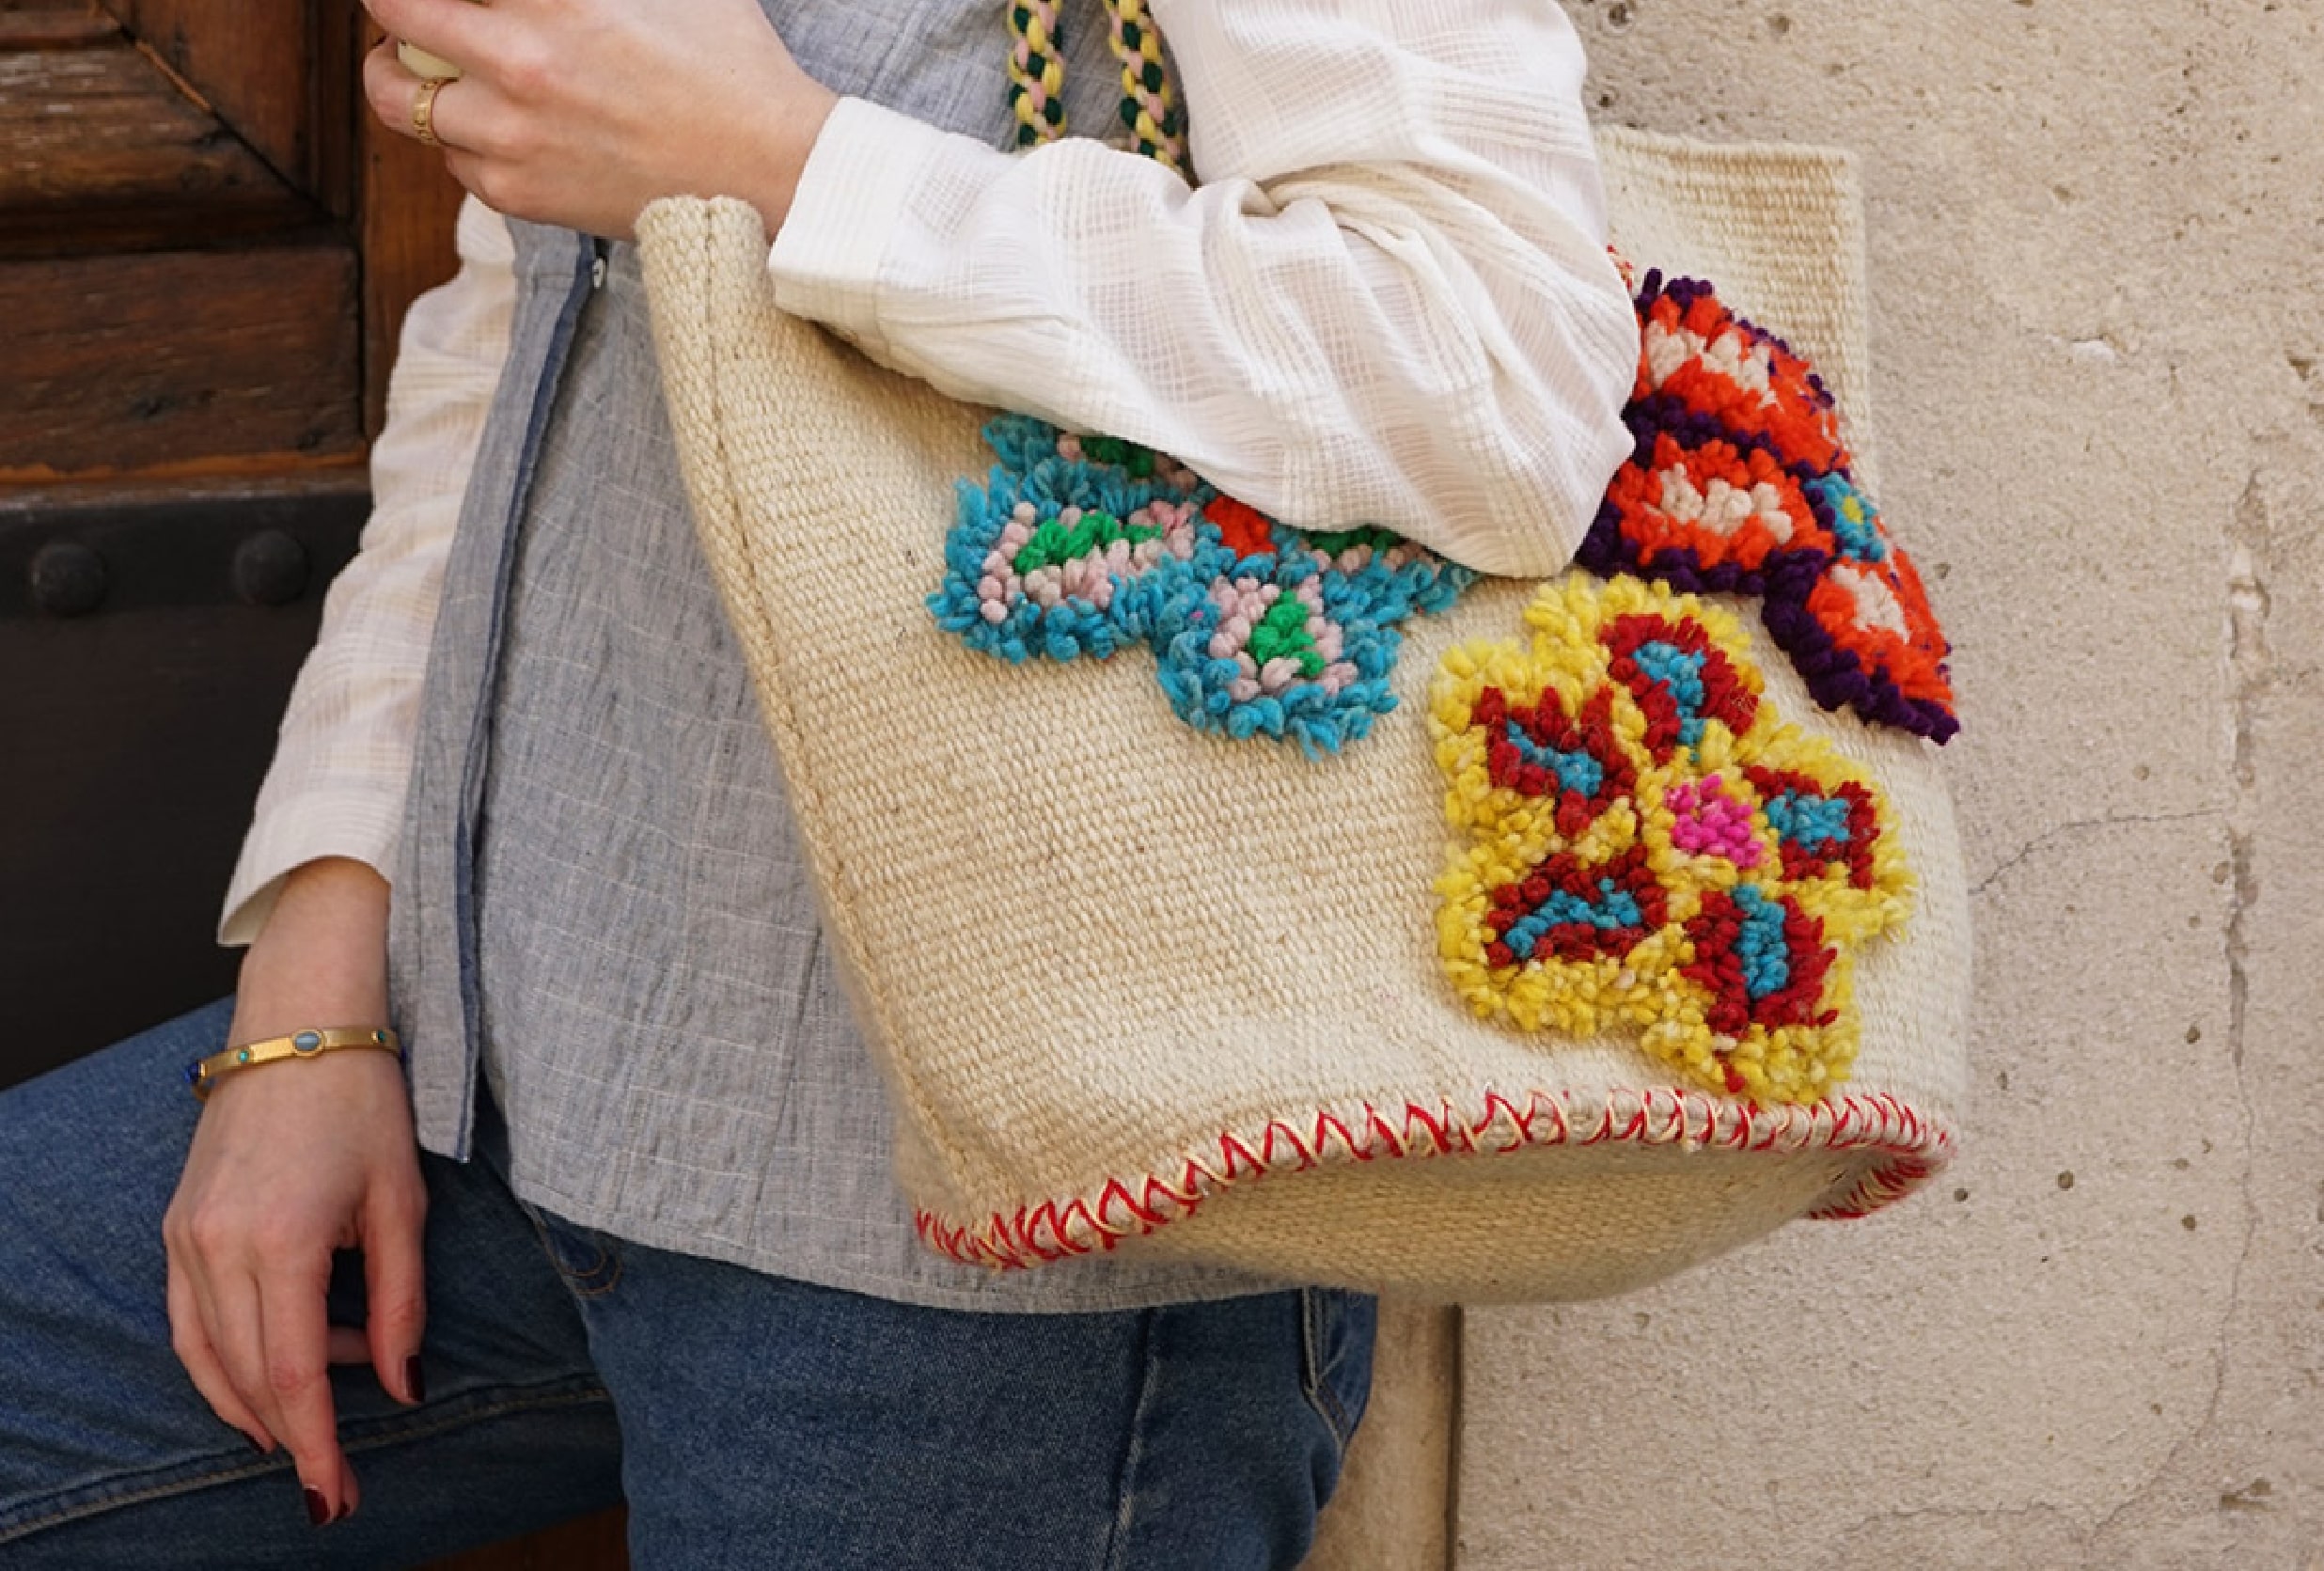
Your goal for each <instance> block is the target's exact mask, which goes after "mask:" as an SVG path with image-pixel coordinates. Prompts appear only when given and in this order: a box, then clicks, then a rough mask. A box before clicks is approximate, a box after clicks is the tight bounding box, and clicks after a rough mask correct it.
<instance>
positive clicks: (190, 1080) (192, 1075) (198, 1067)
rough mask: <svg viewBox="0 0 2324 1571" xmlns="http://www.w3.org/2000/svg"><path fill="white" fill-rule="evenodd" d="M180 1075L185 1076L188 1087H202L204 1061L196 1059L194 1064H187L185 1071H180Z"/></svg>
mask: <svg viewBox="0 0 2324 1571" xmlns="http://www.w3.org/2000/svg"><path fill="white" fill-rule="evenodd" d="M179 1073H180V1074H181V1075H183V1076H185V1083H186V1084H187V1085H189V1086H198V1085H200V1084H201V1083H202V1060H199V1059H196V1060H194V1061H193V1062H192V1063H189V1064H187V1065H186V1066H185V1068H184V1069H182V1070H181V1071H179Z"/></svg>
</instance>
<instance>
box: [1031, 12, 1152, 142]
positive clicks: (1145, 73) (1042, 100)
mask: <svg viewBox="0 0 2324 1571" xmlns="http://www.w3.org/2000/svg"><path fill="white" fill-rule="evenodd" d="M1106 11H1107V20H1108V27H1107V38H1106V42H1107V48H1109V49H1111V50H1112V51H1113V55H1114V58H1115V59H1116V60H1118V61H1120V62H1121V64H1122V108H1121V118H1122V123H1123V126H1125V127H1127V128H1128V130H1129V133H1130V135H1131V138H1132V145H1133V146H1134V147H1135V148H1136V149H1137V150H1138V152H1140V153H1142V154H1144V155H1145V156H1146V157H1148V158H1151V159H1153V160H1154V162H1156V163H1157V164H1160V165H1162V166H1163V167H1165V168H1167V169H1170V170H1173V171H1175V172H1177V173H1179V174H1182V175H1183V174H1185V173H1186V117H1185V115H1184V114H1183V113H1182V112H1181V111H1180V109H1179V107H1178V90H1177V86H1176V85H1175V84H1174V83H1173V82H1172V81H1171V79H1170V61H1169V60H1168V59H1167V58H1166V57H1165V56H1164V55H1163V53H1162V35H1161V33H1160V32H1159V31H1158V30H1157V29H1156V28H1155V27H1154V20H1153V17H1152V15H1151V13H1150V12H1149V11H1148V10H1147V8H1146V0H1106ZM1009 36H1010V47H1009V111H1010V114H1011V116H1012V117H1013V118H1014V120H1015V122H1016V141H1017V146H1019V147H1021V148H1029V147H1035V146H1038V145H1040V144H1041V143H1044V142H1049V141H1054V140H1055V139H1056V138H1058V137H1060V136H1062V135H1064V134H1065V99H1064V87H1065V61H1064V39H1063V35H1062V34H1061V32H1060V25H1059V20H1058V5H1057V0H1011V5H1010V7H1009Z"/></svg>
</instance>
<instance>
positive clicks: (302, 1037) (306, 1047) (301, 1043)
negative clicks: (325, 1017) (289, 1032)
mask: <svg viewBox="0 0 2324 1571" xmlns="http://www.w3.org/2000/svg"><path fill="white" fill-rule="evenodd" d="M321 1046H322V1032H321V1031H301V1032H299V1034H298V1035H296V1036H294V1037H292V1038H291V1051H292V1052H294V1053H311V1052H314V1051H315V1050H316V1049H317V1048H319V1047H321Z"/></svg>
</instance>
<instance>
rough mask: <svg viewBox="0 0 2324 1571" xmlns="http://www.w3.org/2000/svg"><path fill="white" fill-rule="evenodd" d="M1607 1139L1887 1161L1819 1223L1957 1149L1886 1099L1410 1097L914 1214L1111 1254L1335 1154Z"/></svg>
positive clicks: (1011, 1242)
mask: <svg viewBox="0 0 2324 1571" xmlns="http://www.w3.org/2000/svg"><path fill="white" fill-rule="evenodd" d="M1497 1131H1499V1132H1500V1138H1499V1139H1496V1138H1495V1137H1496V1132H1497ZM1608 1141H1627V1142H1635V1143H1637V1144H1641V1145H1685V1146H1689V1147H1710V1146H1724V1147H1726V1148H1728V1149H1730V1150H1734V1151H1786V1152H1799V1151H1810V1150H1824V1151H1866V1150H1870V1151H1879V1152H1884V1153H1886V1154H1887V1155H1888V1157H1889V1160H1887V1161H1884V1162H1882V1163H1881V1164H1880V1165H1879V1166H1878V1167H1876V1168H1875V1169H1873V1170H1871V1171H1869V1172H1867V1173H1865V1174H1864V1175H1863V1176H1862V1177H1861V1178H1860V1179H1859V1180H1858V1181H1857V1183H1856V1186H1855V1187H1854V1188H1852V1189H1850V1190H1849V1191H1848V1192H1847V1193H1846V1194H1845V1195H1844V1196H1842V1197H1841V1198H1840V1199H1838V1200H1836V1201H1834V1202H1830V1203H1829V1204H1827V1205H1824V1206H1821V1207H1819V1208H1818V1209H1816V1210H1814V1211H1812V1212H1810V1213H1809V1215H1810V1216H1812V1217H1816V1218H1845V1217H1861V1216H1866V1215H1868V1214H1870V1213H1871V1212H1874V1211H1877V1210H1878V1209H1880V1208H1881V1207H1882V1206H1884V1205H1887V1204H1889V1203H1890V1202H1893V1201H1897V1200H1901V1199H1903V1198H1904V1197H1905V1196H1907V1195H1908V1194H1910V1193H1912V1192H1913V1191H1914V1190H1915V1189H1918V1188H1919V1187H1921V1186H1922V1185H1924V1184H1925V1183H1927V1182H1928V1180H1929V1179H1930V1178H1932V1177H1934V1176H1935V1175H1936V1174H1937V1173H1938V1172H1939V1171H1941V1170H1943V1168H1944V1166H1945V1164H1946V1163H1947V1162H1948V1161H1950V1160H1951V1159H1952V1155H1953V1132H1952V1131H1951V1130H1950V1129H1947V1128H1945V1127H1943V1126H1942V1125H1941V1124H1939V1123H1937V1122H1936V1121H1935V1120H1933V1119H1930V1118H1927V1117H1924V1115H1923V1114H1921V1113H1919V1112H1917V1111H1915V1110H1914V1109H1913V1108H1911V1107H1910V1106H1909V1105H1908V1104H1907V1103H1905V1102H1903V1101H1902V1100H1900V1099H1899V1098H1897V1097H1894V1096H1889V1095H1879V1096H1847V1097H1841V1098H1839V1099H1837V1100H1830V1101H1824V1102H1817V1103H1814V1104H1809V1105H1805V1106H1786V1107H1775V1108H1760V1107H1754V1106H1752V1105H1751V1104H1749V1103H1742V1102H1725V1101H1720V1100H1719V1099H1718V1098H1716V1097H1711V1096H1706V1095H1704V1094H1702V1093H1701V1092H1691V1091H1683V1090H1677V1089H1671V1090H1664V1091H1645V1092H1616V1093H1614V1094H1612V1095H1610V1096H1609V1097H1607V1099H1606V1103H1605V1106H1604V1108H1602V1109H1601V1110H1600V1111H1599V1112H1598V1114H1597V1116H1596V1118H1595V1120H1594V1122H1593V1123H1591V1124H1590V1125H1589V1127H1588V1128H1587V1129H1586V1131H1578V1130H1577V1128H1576V1127H1575V1124H1574V1122H1573V1119H1572V1118H1571V1116H1570V1109H1569V1108H1568V1106H1567V1098H1566V1096H1565V1095H1564V1094H1563V1093H1561V1092H1538V1091H1537V1092H1531V1093H1530V1094H1529V1095H1528V1096H1527V1097H1526V1099H1525V1101H1524V1104H1523V1105H1522V1106H1520V1105H1519V1104H1517V1103H1515V1102H1513V1101H1511V1100H1510V1099H1509V1098H1507V1097H1505V1096H1503V1095H1501V1094H1500V1092H1487V1093H1486V1095H1485V1098H1484V1118H1483V1119H1481V1120H1479V1121H1477V1122H1476V1123H1468V1122H1467V1121H1465V1120H1463V1119H1461V1118H1460V1117H1459V1115H1458V1114H1457V1112H1456V1111H1455V1110H1454V1108H1453V1105H1452V1104H1451V1103H1449V1102H1448V1103H1445V1104H1444V1105H1443V1106H1442V1107H1440V1108H1437V1109H1436V1110H1435V1111H1433V1112H1432V1111H1431V1110H1430V1109H1428V1108H1423V1107H1421V1105H1420V1104H1418V1103H1407V1104H1405V1109H1404V1126H1403V1128H1402V1129H1399V1128H1398V1127H1397V1126H1396V1125H1395V1124H1394V1123H1392V1122H1390V1119H1389V1118H1388V1117H1387V1116H1385V1115H1384V1114H1382V1113H1381V1112H1380V1110H1379V1109H1377V1108H1372V1107H1366V1108H1365V1109H1364V1116H1363V1118H1362V1120H1361V1121H1360V1127H1359V1129H1357V1130H1351V1129H1350V1128H1349V1126H1348V1124H1347V1123H1346V1122H1345V1121H1343V1120H1342V1119H1340V1118H1339V1117H1337V1116H1336V1115H1334V1114H1332V1113H1330V1112H1322V1113H1318V1114H1317V1115H1316V1119H1315V1125H1314V1129H1313V1131H1312V1133H1311V1135H1309V1136H1307V1137H1306V1138H1304V1139H1303V1138H1302V1136H1301V1134H1300V1132H1299V1131H1298V1130H1296V1129H1295V1128H1293V1127H1292V1126H1291V1125H1290V1124H1288V1123H1283V1122H1281V1121H1280V1120H1278V1121H1276V1122H1275V1123H1270V1124H1268V1125H1267V1126H1266V1128H1265V1130H1264V1132H1263V1133H1262V1134H1261V1135H1260V1136H1259V1137H1258V1140H1257V1144H1256V1147H1255V1148H1254V1146H1253V1144H1252V1142H1251V1141H1249V1140H1248V1139H1244V1138H1243V1137H1242V1136H1240V1135H1237V1134H1236V1133H1234V1132H1233V1130H1229V1131H1228V1132H1227V1133H1225V1134H1223V1135H1221V1136H1220V1137H1219V1138H1218V1155H1217V1157H1216V1158H1215V1159H1213V1160H1212V1161H1210V1162H1209V1163H1207V1164H1206V1163H1205V1161H1204V1159H1203V1157H1202V1156H1201V1155H1194V1156H1189V1157H1188V1158H1187V1159H1186V1170H1185V1171H1184V1173H1183V1174H1182V1175H1181V1177H1180V1178H1179V1180H1178V1182H1177V1183H1175V1184H1172V1183H1170V1181H1169V1180H1168V1179H1166V1178H1164V1177H1162V1176H1161V1175H1160V1174H1156V1173H1148V1174H1146V1175H1144V1176H1143V1177H1141V1178H1138V1179H1136V1180H1129V1181H1125V1180H1123V1179H1120V1178H1116V1179H1112V1180H1109V1181H1108V1182H1107V1184H1106V1186H1104V1187H1103V1188H1102V1189H1100V1190H1099V1191H1098V1192H1097V1193H1096V1194H1095V1195H1094V1196H1090V1195H1083V1196H1076V1197H1073V1198H1070V1199H1067V1200H1064V1201H1061V1202H1060V1201H1054V1200H1052V1201H1044V1202H1042V1203H1041V1204H1039V1205H1034V1206H1024V1207H1021V1208H1019V1210H1018V1211H1017V1213H1016V1215H1015V1216H1013V1217H1007V1216H1003V1215H1001V1214H1000V1213H998V1212H995V1213H994V1214H993V1215H992V1217H991V1218H989V1219H988V1220H986V1221H984V1222H983V1223H981V1224H980V1225H977V1226H973V1227H966V1226H961V1225H959V1224H957V1223H954V1222H951V1221H950V1220H948V1219H946V1218H943V1217H940V1216H937V1215H936V1214H935V1213H934V1212H931V1211H918V1212H916V1213H915V1214H914V1217H915V1221H916V1223H917V1225H918V1227H919V1234H920V1238H921V1239H922V1241H923V1242H925V1243H927V1244H928V1245H929V1246H931V1247H932V1248H934V1249H938V1250H940V1251H942V1252H943V1253H945V1254H948V1255H950V1256H951V1257H952V1258H953V1259H955V1260H959V1261H963V1262H966V1263H967V1264H969V1265H991V1266H997V1267H1002V1268H1023V1267H1026V1266H1031V1265H1041V1264H1044V1262H1048V1261H1054V1260H1063V1259H1067V1258H1070V1257H1071V1256H1074V1255H1082V1254H1091V1253H1093V1252H1096V1251H1099V1250H1104V1249H1112V1248H1113V1247H1114V1243H1115V1241H1116V1240H1117V1239H1120V1238H1123V1237H1125V1236H1129V1235H1131V1234H1137V1233H1152V1232H1153V1231H1154V1230H1155V1229H1156V1228H1159V1227H1165V1226H1167V1225H1169V1224H1170V1222H1173V1221H1175V1220H1177V1219H1178V1218H1182V1217H1187V1216H1191V1215H1193V1213H1194V1211H1195V1209H1196V1207H1198V1206H1199V1205H1201V1202H1202V1201H1203V1200H1204V1198H1205V1197H1207V1196H1209V1195H1212V1194H1215V1193H1217V1191H1218V1190H1220V1189H1223V1188H1225V1187H1226V1186H1228V1185H1230V1184H1235V1183H1240V1182H1242V1181H1243V1180H1245V1179H1250V1178H1264V1177H1265V1176H1266V1175H1267V1173H1268V1172H1270V1171H1272V1170H1274V1169H1276V1168H1277V1167H1288V1168H1289V1169H1290V1170H1292V1171H1294V1172H1298V1171H1302V1170H1306V1169H1308V1168H1311V1167H1314V1166H1317V1165H1318V1164H1319V1163H1322V1162H1324V1161H1327V1160H1329V1159H1331V1158H1330V1153H1331V1151H1332V1148H1333V1147H1334V1146H1337V1147H1338V1148H1339V1152H1340V1154H1341V1155H1342V1156H1343V1158H1344V1159H1346V1160H1352V1161H1358V1162H1370V1161H1374V1160H1376V1159H1378V1158H1380V1157H1383V1156H1409V1155H1421V1156H1433V1155H1462V1154H1468V1153H1488V1154H1489V1153H1492V1152H1509V1151H1518V1150H1522V1149H1524V1148H1525V1147H1528V1146H1543V1145H1584V1146H1588V1145H1599V1144H1603V1143H1606V1142H1608Z"/></svg>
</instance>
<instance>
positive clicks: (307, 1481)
mask: <svg viewBox="0 0 2324 1571" xmlns="http://www.w3.org/2000/svg"><path fill="white" fill-rule="evenodd" d="M330 1281H331V1262H330V1257H329V1256H328V1255H325V1256H324V1257H323V1258H322V1263H321V1269H320V1270H316V1269H314V1268H313V1265H312V1263H307V1264H306V1265H301V1264H298V1263H291V1265H290V1268H289V1269H288V1270H285V1271H282V1272H280V1273H279V1274H276V1275H274V1276H269V1277H265V1278H262V1279H260V1280H259V1283H258V1299H259V1303H258V1311H259V1313H258V1318H259V1328H260V1338H261V1341H262V1343H263V1346H262V1350H261V1353H260V1355H259V1356H260V1359H261V1365H262V1368H263V1371H264V1379H265V1381H266V1388H267V1392H268V1395H269V1397H270V1399H271V1400H272V1402H273V1405H274V1411H273V1414H272V1415H271V1416H270V1420H269V1425H268V1426H269V1427H270V1428H272V1429H273V1430H274V1432H275V1435H276V1436H278V1437H280V1438H281V1440H282V1443H283V1445H284V1446H285V1447H286V1448H287V1449H288V1450H289V1451H290V1453H291V1460H292V1461H293V1462H294V1463H296V1464H297V1466H298V1470H299V1482H300V1483H301V1484H303V1485H306V1488H307V1490H308V1491H309V1492H310V1493H309V1504H310V1506H311V1504H312V1500H313V1496H315V1495H320V1496H322V1500H323V1503H324V1505H325V1506H326V1507H327V1508H328V1514H329V1518H330V1519H331V1520H333V1521H336V1520H338V1518H340V1517H342V1516H346V1515H347V1514H348V1513H349V1512H351V1511H353V1509H354V1496H353V1491H352V1488H351V1487H350V1485H351V1483H352V1479H353V1475H352V1474H351V1473H350V1472H349V1470H348V1468H347V1459H346V1457H345V1456H344V1455H343V1454H342V1453H340V1451H339V1443H338V1414H337V1413H336V1412H335V1411H334V1409H333V1406H332V1401H331V1371H330V1325H329V1323H328V1320H327V1319H326V1316H325V1306H324V1298H325V1295H326V1294H327V1293H328V1291H329V1289H330Z"/></svg>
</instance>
